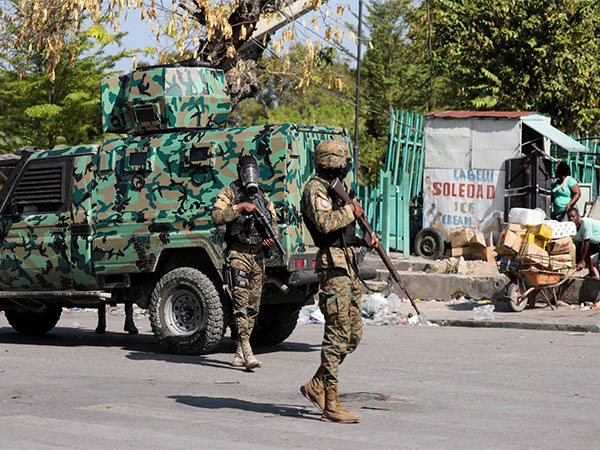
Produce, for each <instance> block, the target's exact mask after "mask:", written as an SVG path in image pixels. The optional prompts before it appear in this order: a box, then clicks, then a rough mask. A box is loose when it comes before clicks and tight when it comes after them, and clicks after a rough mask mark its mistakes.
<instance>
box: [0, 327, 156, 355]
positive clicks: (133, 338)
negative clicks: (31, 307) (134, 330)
mask: <svg viewBox="0 0 600 450" xmlns="http://www.w3.org/2000/svg"><path fill="white" fill-rule="evenodd" d="M0 344H19V345H47V346H57V347H85V346H89V347H121V348H123V349H126V350H135V351H159V350H160V348H159V347H158V344H157V343H156V341H155V340H154V336H152V335H147V334H138V335H130V334H127V333H124V332H118V333H115V332H110V331H107V332H106V334H96V333H94V331H93V330H89V331H88V330H82V329H77V328H68V327H56V328H54V329H53V330H52V331H51V332H49V333H46V334H41V335H27V334H21V333H17V332H16V331H13V330H12V329H10V328H4V329H0Z"/></svg>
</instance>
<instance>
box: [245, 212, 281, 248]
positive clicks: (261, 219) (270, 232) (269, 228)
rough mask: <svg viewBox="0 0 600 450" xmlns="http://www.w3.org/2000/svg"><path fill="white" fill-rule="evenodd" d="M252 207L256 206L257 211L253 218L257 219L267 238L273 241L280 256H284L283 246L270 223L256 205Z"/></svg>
mask: <svg viewBox="0 0 600 450" xmlns="http://www.w3.org/2000/svg"><path fill="white" fill-rule="evenodd" d="M253 204H254V202H253ZM254 206H256V208H257V209H258V211H259V213H258V214H255V216H256V218H257V219H258V221H259V222H260V224H261V225H262V226H263V227H264V229H265V231H266V232H267V237H268V238H271V239H273V240H274V241H275V245H277V248H278V249H279V251H280V252H281V254H282V255H285V249H284V248H283V244H282V243H281V241H280V240H279V238H278V237H277V233H275V230H274V229H273V227H272V226H271V222H270V221H269V220H267V218H266V217H265V215H264V214H263V212H262V211H261V210H260V208H259V207H258V206H257V205H256V204H254Z"/></svg>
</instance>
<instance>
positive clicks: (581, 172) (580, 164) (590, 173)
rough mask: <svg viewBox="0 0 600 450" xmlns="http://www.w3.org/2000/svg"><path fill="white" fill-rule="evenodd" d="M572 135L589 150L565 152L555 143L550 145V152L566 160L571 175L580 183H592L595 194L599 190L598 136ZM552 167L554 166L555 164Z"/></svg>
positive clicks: (599, 161)
mask: <svg viewBox="0 0 600 450" xmlns="http://www.w3.org/2000/svg"><path fill="white" fill-rule="evenodd" d="M572 137H573V138H574V139H577V140H578V141H579V142H581V143H582V144H583V145H585V146H586V147H587V148H589V149H590V151H589V152H585V153H583V152H582V153H576V152H567V151H565V150H563V149H561V148H559V147H557V146H556V145H552V147H551V149H550V154H551V156H552V157H554V158H556V159H557V160H559V161H564V162H566V163H567V164H568V165H569V167H570V168H571V172H572V174H573V177H574V178H575V179H576V180H577V181H578V182H580V183H590V184H591V185H592V191H593V192H594V194H595V195H597V194H598V192H600V186H599V182H600V177H599V176H598V173H599V172H600V159H599V154H598V153H599V151H600V145H599V143H598V140H599V138H598V137H585V138H577V137H574V136H572ZM554 168H556V164H555V167H554Z"/></svg>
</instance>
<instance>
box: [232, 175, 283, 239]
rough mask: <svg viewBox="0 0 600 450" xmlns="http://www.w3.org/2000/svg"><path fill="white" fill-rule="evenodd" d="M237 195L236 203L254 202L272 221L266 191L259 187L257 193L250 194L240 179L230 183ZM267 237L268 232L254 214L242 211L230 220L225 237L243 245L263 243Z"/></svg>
mask: <svg viewBox="0 0 600 450" xmlns="http://www.w3.org/2000/svg"><path fill="white" fill-rule="evenodd" d="M229 186H230V187H231V189H232V190H233V193H234V195H235V200H234V204H236V205H238V204H240V203H242V202H248V203H254V204H255V205H256V207H257V208H258V209H260V211H261V212H262V213H263V215H264V216H265V217H266V218H267V220H269V221H270V222H272V221H273V218H272V217H271V212H270V211H269V208H267V199H266V198H265V194H264V191H263V190H262V188H260V187H259V190H258V192H257V193H256V194H254V195H252V196H250V195H248V194H246V192H245V191H244V187H243V186H242V184H241V183H240V181H239V180H235V181H234V182H233V183H231V184H230V185H229ZM266 238H267V233H266V232H265V230H264V229H263V227H262V226H261V224H260V222H259V221H258V220H257V219H256V216H255V215H254V214H249V213H247V212H245V211H242V213H241V214H240V217H238V218H237V219H236V220H234V221H233V222H229V223H228V224H227V227H226V229H225V239H226V240H227V242H234V243H237V244H243V245H262V243H263V240H264V239H266Z"/></svg>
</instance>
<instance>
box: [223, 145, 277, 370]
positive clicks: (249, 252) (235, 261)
mask: <svg viewBox="0 0 600 450" xmlns="http://www.w3.org/2000/svg"><path fill="white" fill-rule="evenodd" d="M237 172H238V179H237V180H235V181H234V182H233V183H231V184H230V185H229V186H226V187H224V188H223V189H221V190H220V191H219V193H218V194H217V198H216V200H215V204H214V207H213V210H212V220H213V222H214V224H215V225H217V226H220V225H226V231H225V240H226V242H227V250H226V252H227V256H226V257H227V258H229V261H230V267H231V289H232V294H233V315H234V318H235V324H236V327H237V334H238V341H237V348H236V352H235V356H234V358H233V365H234V366H235V367H244V366H245V367H246V370H252V369H255V368H257V367H261V366H262V362H260V361H259V360H258V359H256V357H255V356H254V354H253V353H252V347H251V346H250V335H251V334H252V329H253V328H254V324H255V322H256V317H257V316H258V308H259V306H260V298H261V294H262V287H263V277H264V272H265V253H264V250H265V249H266V248H268V247H272V246H273V245H274V244H275V242H274V240H273V239H271V238H269V237H268V235H267V234H266V232H265V230H264V229H263V228H262V227H261V225H260V223H259V221H258V218H257V216H259V215H264V216H266V218H267V220H269V221H270V222H271V224H272V225H276V217H275V208H274V207H273V202H271V200H269V198H268V197H267V195H266V193H265V192H264V190H263V189H262V188H261V187H260V185H259V183H258V165H257V163H256V159H255V158H254V157H253V156H250V155H246V156H241V157H240V158H239V160H238V164H237Z"/></svg>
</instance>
